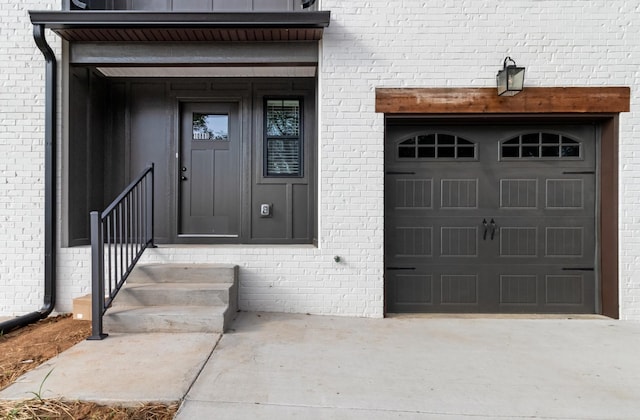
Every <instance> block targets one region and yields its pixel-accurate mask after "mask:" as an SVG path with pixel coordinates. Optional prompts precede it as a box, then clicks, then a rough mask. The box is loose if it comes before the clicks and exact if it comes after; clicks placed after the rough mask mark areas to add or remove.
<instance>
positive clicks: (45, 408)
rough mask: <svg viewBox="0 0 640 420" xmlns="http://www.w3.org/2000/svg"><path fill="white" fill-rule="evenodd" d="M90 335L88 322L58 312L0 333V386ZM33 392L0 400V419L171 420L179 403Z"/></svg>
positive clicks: (7, 383) (5, 384) (10, 382)
mask: <svg viewBox="0 0 640 420" xmlns="http://www.w3.org/2000/svg"><path fill="white" fill-rule="evenodd" d="M90 334H91V323H90V322H89V321H80V320H75V319H73V318H72V317H71V316H70V315H61V316H56V317H49V318H47V319H44V320H42V321H39V322H37V323H35V324H32V325H28V326H26V327H23V328H21V329H19V330H16V331H12V332H10V333H7V334H4V335H0V389H3V388H5V387H7V386H9V385H10V384H12V383H13V382H14V381H15V380H16V379H18V377H20V376H21V375H22V374H24V373H26V372H28V371H30V370H32V369H35V368H36V367H37V366H39V365H40V364H42V363H44V362H46V361H47V360H49V359H51V358H52V357H55V356H57V355H58V354H60V353H61V352H63V351H65V350H67V349H68V348H70V347H72V346H73V345H75V344H77V343H79V342H80V341H82V340H85V339H86V338H87V337H88V336H89V335H90ZM35 391H36V390H34V398H32V399H29V400H23V401H0V419H4V420H13V419H15V420H22V419H25V420H26V419H29V420H32V419H52V420H53V419H56V420H58V419H65V420H67V419H72V420H80V419H87V420H88V419H92V420H94V419H95V420H99V419H112V420H131V419H133V420H170V419H173V418H174V416H175V413H176V411H177V410H178V403H174V404H143V405H142V404H141V405H138V406H133V407H120V406H105V405H100V404H96V403H92V402H85V401H63V400H57V399H42V398H40V396H39V395H38V394H37V393H36V392H35Z"/></svg>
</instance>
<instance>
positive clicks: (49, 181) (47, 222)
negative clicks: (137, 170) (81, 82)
mask: <svg viewBox="0 0 640 420" xmlns="http://www.w3.org/2000/svg"><path fill="white" fill-rule="evenodd" d="M44 30H45V26H44V25H34V26H33V38H34V39H35V41H36V45H37V46H38V48H39V49H40V51H42V55H44V58H45V60H46V61H47V66H46V79H45V80H46V81H45V107H44V115H45V117H44V138H45V152H44V171H45V174H44V306H43V307H42V308H41V309H40V310H39V311H36V312H31V313H29V314H26V315H22V316H19V317H16V318H13V319H10V320H8V321H5V322H0V333H7V332H9V331H11V330H14V329H16V328H21V327H24V326H25V325H28V324H32V323H34V322H36V321H38V320H40V319H44V318H46V317H48V316H49V314H50V313H51V312H52V311H53V309H54V308H55V306H56V188H55V184H56V125H55V122H56V114H57V110H56V91H57V82H58V79H57V72H56V71H57V65H58V64H57V61H56V55H55V54H54V52H53V50H52V49H51V47H50V46H49V44H47V40H46V39H45V34H44Z"/></svg>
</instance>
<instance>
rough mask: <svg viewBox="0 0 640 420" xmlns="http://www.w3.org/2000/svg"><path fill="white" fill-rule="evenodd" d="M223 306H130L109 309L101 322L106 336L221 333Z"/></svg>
mask: <svg viewBox="0 0 640 420" xmlns="http://www.w3.org/2000/svg"><path fill="white" fill-rule="evenodd" d="M227 311H229V308H227V307H226V306H175V305H172V306H137V307H136V306H130V307H117V308H111V309H109V310H108V311H107V313H106V315H105V316H104V318H103V325H104V330H105V331H106V332H107V333H152V332H158V333H160V332H163V333H195V332H204V333H223V332H224V330H225V318H227V319H228V318H230V317H231V315H233V316H235V314H226V312H227Z"/></svg>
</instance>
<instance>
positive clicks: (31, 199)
mask: <svg viewBox="0 0 640 420" xmlns="http://www.w3.org/2000/svg"><path fill="white" fill-rule="evenodd" d="M55 7H59V1H58V0H49V1H12V0H2V1H0V315H17V314H22V313H25V312H32V311H35V310H38V309H39V308H40V307H42V304H43V288H44V286H43V278H44V271H43V268H44V256H43V255H44V248H43V243H44V239H43V236H44V224H43V223H44V207H43V204H44V186H43V180H44V167H43V163H44V146H43V144H44V124H43V119H44V59H43V58H42V55H41V53H40V52H39V50H38V49H37V47H36V45H35V43H34V40H33V36H32V26H31V23H30V22H29V17H28V14H27V10H31V9H53V8H55ZM47 37H48V39H49V40H50V42H51V45H52V46H53V47H54V48H56V49H58V48H59V44H60V42H59V41H58V40H57V39H55V37H54V36H53V35H52V34H50V33H49V34H48V35H47Z"/></svg>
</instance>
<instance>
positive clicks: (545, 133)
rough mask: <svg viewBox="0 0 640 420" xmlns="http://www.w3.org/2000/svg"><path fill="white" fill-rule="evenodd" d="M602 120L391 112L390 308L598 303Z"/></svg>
mask: <svg viewBox="0 0 640 420" xmlns="http://www.w3.org/2000/svg"><path fill="white" fill-rule="evenodd" d="M595 165H596V159H595V127H594V126H592V125H551V124H547V125H526V126H525V125H496V124H491V125H489V124H478V125H454V126H436V125H425V124H420V123H417V122H406V121H405V122H402V123H400V122H399V123H394V121H393V120H389V121H388V122H387V128H386V141H385V173H386V176H385V267H386V270H385V284H386V286H385V287H386V303H387V311H388V312H489V313H517V312H524V313H593V312H594V311H595V309H596V308H595V301H596V298H595V294H596V283H595V282H596V279H595V272H594V259H595V191H596V178H595Z"/></svg>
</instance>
